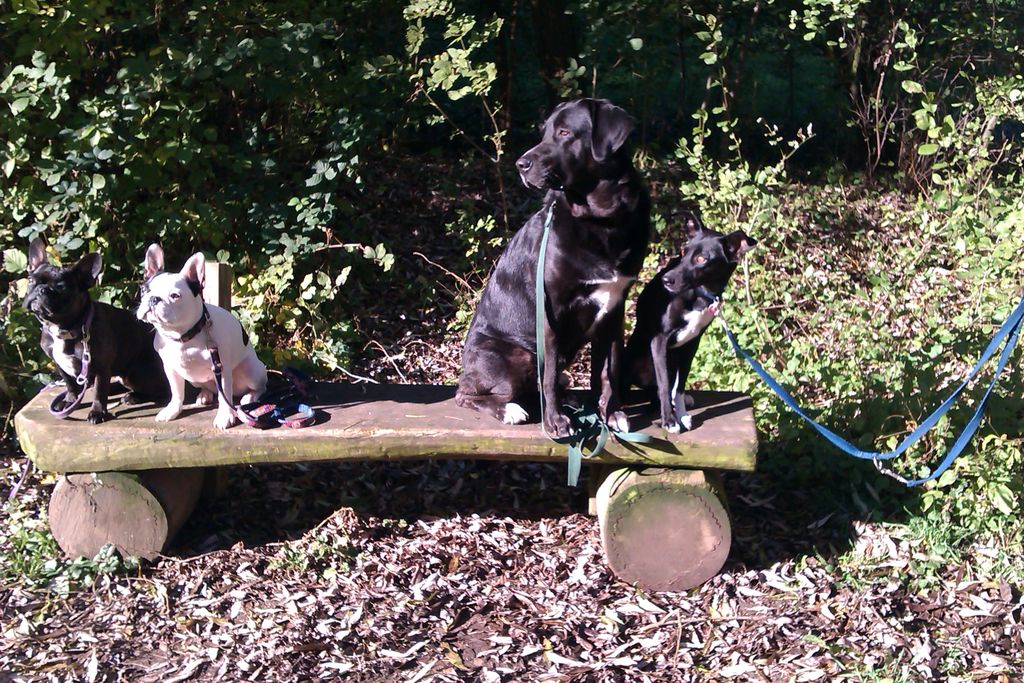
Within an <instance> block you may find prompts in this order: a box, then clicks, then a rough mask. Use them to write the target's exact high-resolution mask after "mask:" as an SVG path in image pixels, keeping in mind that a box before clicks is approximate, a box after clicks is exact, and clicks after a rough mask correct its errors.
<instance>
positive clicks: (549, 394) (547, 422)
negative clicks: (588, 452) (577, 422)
mask: <svg viewBox="0 0 1024 683" xmlns="http://www.w3.org/2000/svg"><path fill="white" fill-rule="evenodd" d="M560 363H561V354H560V353H559V352H558V345H557V342H556V340H555V333H554V331H553V330H552V329H551V325H549V324H547V322H546V321H545V325H544V377H542V378H541V392H542V393H543V394H544V396H543V398H544V415H543V416H541V419H542V420H544V426H545V428H546V429H547V430H548V433H549V434H551V435H552V436H568V435H569V433H570V429H569V418H568V417H566V416H565V414H564V413H562V390H561V389H562V388H561V385H560V384H559V382H558V379H559V375H560V374H561V371H562V368H561V367H559V365H560Z"/></svg>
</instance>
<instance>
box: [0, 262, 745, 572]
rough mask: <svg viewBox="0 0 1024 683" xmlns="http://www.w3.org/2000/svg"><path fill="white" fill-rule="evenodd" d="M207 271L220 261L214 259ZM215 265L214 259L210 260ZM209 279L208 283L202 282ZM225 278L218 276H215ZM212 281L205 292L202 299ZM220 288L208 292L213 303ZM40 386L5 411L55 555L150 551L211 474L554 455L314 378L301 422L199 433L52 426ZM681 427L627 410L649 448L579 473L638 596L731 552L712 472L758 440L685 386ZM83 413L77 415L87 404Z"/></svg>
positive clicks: (195, 416) (145, 415) (139, 413)
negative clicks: (33, 474)
mask: <svg viewBox="0 0 1024 683" xmlns="http://www.w3.org/2000/svg"><path fill="white" fill-rule="evenodd" d="M211 267H213V268H218V266H217V265H216V264H211ZM220 267H221V268H223V266H220ZM207 279H208V282H210V276H209V274H208V276H207ZM228 279H229V278H226V277H223V273H221V277H220V282H224V281H226V280H228ZM209 290H210V288H209V287H208V291H209ZM225 298H226V297H225V296H224V293H223V291H221V293H220V296H218V297H216V299H217V302H219V303H220V305H223V304H224V303H226V301H225ZM57 391H58V389H57V388H56V387H54V388H49V389H46V390H44V391H42V392H41V393H40V394H39V395H38V396H36V397H35V398H34V399H32V400H31V401H30V402H29V403H28V404H27V405H26V406H25V407H24V408H23V409H22V410H21V411H20V412H19V413H18V414H17V416H16V417H15V429H16V431H17V434H18V439H19V441H20V442H21V446H22V448H23V449H24V451H25V453H26V455H28V457H29V458H31V460H32V461H33V462H34V463H35V465H36V467H38V468H39V469H40V470H43V471H47V472H56V473H60V474H62V475H63V476H61V477H60V478H59V479H58V481H57V484H56V486H55V488H54V491H53V494H52V497H51V500H50V506H49V521H50V527H51V530H52V531H53V535H54V537H55V538H56V539H57V542H58V543H59V544H60V546H61V548H62V549H63V550H64V551H65V552H66V553H68V554H69V555H72V556H77V555H86V556H92V555H94V554H95V553H96V552H97V551H98V550H99V548H100V547H102V546H103V545H104V544H105V543H112V544H114V545H115V546H117V547H118V548H119V549H120V550H121V551H122V552H123V553H126V554H133V555H139V556H142V557H148V558H152V557H154V556H155V555H157V554H158V553H160V552H162V551H163V550H164V549H166V547H167V546H168V544H169V543H170V542H171V540H172V538H173V536H174V534H175V533H176V532H177V531H178V529H179V528H180V527H181V525H182V524H183V523H184V522H185V520H186V519H187V518H188V516H189V514H190V513H191V512H192V510H193V509H194V508H195V506H196V503H197V501H198V500H199V498H200V495H201V494H202V493H203V492H204V491H206V492H207V493H212V492H215V491H216V489H218V488H222V487H223V482H224V479H223V477H224V472H225V468H224V467H222V466H227V465H237V464H272V463H289V462H310V461H339V460H380V459H387V460H403V459H443V458H483V459H491V460H529V461H536V462H564V461H565V458H566V448H565V446H563V445H559V444H556V443H554V442H552V441H550V440H548V439H547V438H545V437H544V436H543V435H541V433H540V431H539V428H538V426H537V425H536V424H527V425H518V426H511V425H503V424H500V423H498V422H496V421H495V420H493V419H492V418H490V417H487V416H484V415H482V414H480V413H477V412H475V411H472V410H467V409H464V408H460V407H458V406H456V405H455V402H454V395H455V388H454V387H451V386H428V385H395V384H391V385H373V384H360V385H355V384H340V383H318V384H316V385H315V391H314V394H315V397H316V400H315V401H314V406H315V407H316V408H318V409H319V410H320V411H321V416H322V417H321V419H320V420H319V421H318V422H317V424H314V425H312V426H309V427H306V428H303V429H297V430H293V429H286V428H278V429H271V430H266V431H259V430H255V429H250V428H248V427H244V426H237V427H234V428H232V429H230V430H227V431H220V430H217V429H216V428H214V427H213V424H212V415H213V413H212V411H213V410H214V408H199V407H196V408H186V410H185V412H184V413H183V416H182V417H181V418H179V419H177V420H174V421H172V422H167V423H158V422H156V421H155V420H154V419H153V418H154V416H155V414H156V412H157V410H158V408H159V407H158V406H145V405H142V406H117V407H114V408H113V409H112V412H113V413H114V415H115V416H116V418H117V419H115V420H113V421H110V422H106V423H103V424H100V425H95V426H94V425H89V424H88V423H87V422H86V421H85V413H86V409H85V408H83V409H82V410H80V411H76V413H73V414H72V416H71V418H70V419H67V420H58V419H56V418H54V417H53V416H51V415H50V413H49V411H48V406H49V403H50V401H51V400H52V398H53V396H54V395H55V394H56V393H57ZM695 399H696V406H695V407H694V409H693V410H692V411H691V413H692V414H693V416H694V424H695V425H697V426H696V428H695V429H694V430H693V431H690V432H687V433H684V434H676V435H671V436H669V435H666V434H665V433H663V432H662V430H661V429H660V428H658V427H656V426H654V425H652V423H651V417H652V416H653V415H654V413H655V411H653V410H651V407H650V406H649V405H646V404H643V403H638V404H631V405H629V406H628V407H627V409H628V410H627V412H629V414H630V417H631V424H632V425H633V426H634V428H638V429H641V430H642V431H646V432H648V433H650V434H652V435H654V436H655V437H656V438H655V440H654V441H653V442H652V443H649V444H625V443H620V442H618V441H616V440H614V439H609V441H608V443H607V445H606V447H605V450H604V452H603V453H601V455H599V456H598V457H596V458H593V459H590V460H588V461H587V463H588V464H590V466H591V467H590V468H589V470H590V472H589V474H590V477H589V481H590V490H591V512H592V513H596V514H597V516H598V519H599V522H600V527H601V535H602V541H603V545H604V550H605V555H606V557H607V559H608V563H609V565H610V567H611V568H612V570H613V571H614V572H615V573H616V574H617V575H618V576H619V577H621V578H622V579H624V580H626V581H628V582H637V583H638V584H639V585H641V586H642V587H644V588H646V589H648V590H681V589H687V588H692V587H695V586H697V585H700V584H701V583H703V582H704V581H706V580H707V579H709V578H711V577H712V576H714V575H715V574H716V573H717V572H718V571H719V570H720V569H721V567H722V564H723V563H724V562H725V560H726V557H727V556H728V554H729V547H730V544H731V538H732V535H731V530H730V525H729V518H728V513H727V510H726V505H725V498H724V494H723V491H722V488H721V484H720V481H719V479H718V477H717V476H716V474H715V473H714V471H715V470H742V471H752V470H753V469H754V467H755V465H756V453H757V434H756V430H755V427H754V416H753V409H752V406H751V401H750V399H749V397H747V396H745V395H743V394H738V393H727V392H696V393H695ZM82 405H83V406H86V408H87V406H88V400H86V401H84V402H83V404H82Z"/></svg>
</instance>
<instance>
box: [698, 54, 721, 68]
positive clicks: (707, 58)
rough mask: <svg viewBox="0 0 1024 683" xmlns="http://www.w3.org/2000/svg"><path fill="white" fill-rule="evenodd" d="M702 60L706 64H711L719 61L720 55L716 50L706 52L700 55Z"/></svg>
mask: <svg viewBox="0 0 1024 683" xmlns="http://www.w3.org/2000/svg"><path fill="white" fill-rule="evenodd" d="M700 60H701V61H702V62H704V63H705V64H708V65H711V64H714V63H715V62H717V61H718V55H716V54H715V53H714V52H705V53H704V54H702V55H701V56H700Z"/></svg>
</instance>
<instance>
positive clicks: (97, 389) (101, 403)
mask: <svg viewBox="0 0 1024 683" xmlns="http://www.w3.org/2000/svg"><path fill="white" fill-rule="evenodd" d="M95 377H96V379H95V381H94V383H93V397H92V409H91V410H90V411H89V418H88V419H89V423H90V424H94V425H98V424H99V423H101V422H106V421H107V420H109V419H111V418H113V417H114V416H113V415H111V414H110V413H108V412H107V396H109V395H110V368H97V372H96V374H95Z"/></svg>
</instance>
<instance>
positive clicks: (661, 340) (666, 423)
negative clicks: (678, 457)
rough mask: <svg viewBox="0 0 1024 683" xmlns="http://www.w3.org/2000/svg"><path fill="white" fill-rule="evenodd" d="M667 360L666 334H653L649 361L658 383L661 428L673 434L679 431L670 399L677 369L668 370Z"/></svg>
mask: <svg viewBox="0 0 1024 683" xmlns="http://www.w3.org/2000/svg"><path fill="white" fill-rule="evenodd" d="M668 360H669V359H668V335H665V334H656V335H654V337H653V338H652V339H651V361H652V362H653V363H654V378H655V381H656V382H657V384H658V404H659V405H660V406H661V428H662V429H664V430H665V431H666V432H669V433H671V434H675V433H676V432H678V431H679V422H678V421H677V420H676V416H675V411H674V410H673V408H674V407H675V406H674V404H673V401H672V383H673V381H675V378H676V375H677V372H678V371H677V370H676V368H671V370H672V371H671V372H670V368H669V362H668Z"/></svg>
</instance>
